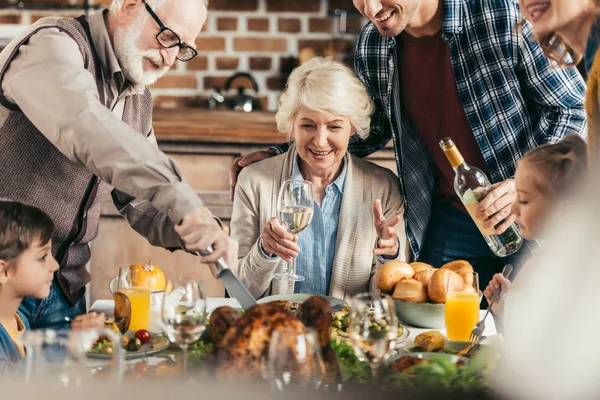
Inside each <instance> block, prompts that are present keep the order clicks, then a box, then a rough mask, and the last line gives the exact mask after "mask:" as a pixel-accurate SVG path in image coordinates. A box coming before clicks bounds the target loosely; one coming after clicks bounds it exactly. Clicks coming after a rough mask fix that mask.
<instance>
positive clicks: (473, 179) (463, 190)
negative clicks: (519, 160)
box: [440, 138, 523, 257]
mask: <svg viewBox="0 0 600 400" xmlns="http://www.w3.org/2000/svg"><path fill="white" fill-rule="evenodd" d="M440 147H441V148H442V150H443V151H444V154H445V155H446V158H448V161H449V162H450V165H452V168H454V173H455V174H454V191H455V192H456V194H457V195H458V198H459V199H460V200H461V201H462V203H463V204H464V206H465V208H466V209H467V212H468V213H469V215H470V216H471V218H473V221H474V222H475V224H476V225H477V228H479V231H480V232H481V234H482V235H483V237H484V239H485V241H486V242H487V244H488V246H490V249H491V250H492V252H493V253H494V254H495V255H497V256H498V257H506V256H510V255H511V254H514V253H516V252H517V251H518V250H519V249H520V248H521V246H522V245H523V236H521V233H520V232H519V228H517V225H516V224H514V223H513V224H511V225H510V226H509V227H508V229H507V230H506V231H505V232H504V233H501V234H497V233H496V227H498V226H500V225H502V224H503V223H504V221H505V220H502V221H500V222H499V223H498V224H497V225H496V226H495V227H490V228H485V227H484V226H483V220H481V219H479V218H477V208H478V205H479V202H480V201H482V200H483V199H484V198H485V196H486V195H487V194H488V193H489V192H490V190H491V187H492V184H491V183H490V181H489V180H488V178H487V176H486V175H485V174H484V173H483V171H481V170H480V169H479V168H476V167H473V166H470V165H469V164H467V163H466V162H465V160H464V158H463V156H462V155H461V154H460V151H458V148H457V147H456V145H455V144H454V142H453V141H452V139H450V138H444V139H442V140H441V141H440Z"/></svg>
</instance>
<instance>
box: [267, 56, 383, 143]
mask: <svg viewBox="0 0 600 400" xmlns="http://www.w3.org/2000/svg"><path fill="white" fill-rule="evenodd" d="M302 106H304V107H306V108H308V109H310V110H313V111H316V112H322V113H325V114H329V115H335V116H345V117H348V118H349V119H350V124H351V125H352V128H353V130H354V131H355V132H356V134H357V135H358V136H360V137H361V138H366V137H367V136H368V135H369V127H370V124H371V113H372V112H373V109H374V106H373V102H372V101H371V99H369V95H368V94H367V90H366V89H365V86H364V85H363V84H362V83H361V82H360V81H359V80H358V78H357V77H356V76H355V75H354V73H353V72H352V70H350V68H348V67H346V66H345V65H343V64H341V63H339V62H337V61H333V60H332V59H331V58H322V57H315V58H312V59H310V60H308V61H306V62H304V63H303V64H302V65H300V66H299V67H297V68H295V69H294V70H293V71H292V73H291V74H290V77H289V78H288V81H287V85H286V89H285V91H284V92H283V94H282V95H281V96H280V97H279V110H278V111H277V115H276V116H275V118H276V120H277V129H279V131H280V132H283V133H286V134H288V135H291V133H292V129H293V126H294V119H295V117H296V114H297V113H298V109H299V108H300V107H302Z"/></svg>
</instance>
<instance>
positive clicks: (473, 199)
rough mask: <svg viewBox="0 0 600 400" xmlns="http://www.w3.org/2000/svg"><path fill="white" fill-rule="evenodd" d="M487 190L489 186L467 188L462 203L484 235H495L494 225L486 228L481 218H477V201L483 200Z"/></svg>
mask: <svg viewBox="0 0 600 400" xmlns="http://www.w3.org/2000/svg"><path fill="white" fill-rule="evenodd" d="M488 191H489V188H477V189H475V190H471V189H467V191H466V192H465V194H464V196H463V198H462V203H463V204H464V206H465V208H466V209H467V212H468V213H469V215H470V216H471V218H472V219H473V222H475V225H477V228H479V231H480V232H481V234H482V235H486V236H489V235H495V234H496V230H495V228H494V227H491V228H487V229H486V228H484V226H483V220H482V219H479V218H477V206H478V205H479V201H480V200H483V198H484V197H485V195H486V194H487V192H488Z"/></svg>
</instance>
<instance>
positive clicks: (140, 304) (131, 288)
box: [115, 265, 150, 331]
mask: <svg viewBox="0 0 600 400" xmlns="http://www.w3.org/2000/svg"><path fill="white" fill-rule="evenodd" d="M117 293H121V294H124V295H125V296H127V298H128V299H129V303H130V306H131V317H130V318H131V319H130V322H129V330H130V331H137V330H139V329H148V327H149V325H150V280H149V279H148V273H147V272H145V271H144V270H143V269H142V268H136V266H135V265H130V266H123V267H120V268H119V277H118V280H117ZM115 295H116V293H115ZM116 300H117V299H115V301H116Z"/></svg>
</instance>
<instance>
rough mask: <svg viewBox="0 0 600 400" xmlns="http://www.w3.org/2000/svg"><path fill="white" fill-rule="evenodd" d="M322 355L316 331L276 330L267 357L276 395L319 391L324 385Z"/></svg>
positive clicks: (271, 381) (287, 328)
mask: <svg viewBox="0 0 600 400" xmlns="http://www.w3.org/2000/svg"><path fill="white" fill-rule="evenodd" d="M321 365H322V362H321V351H320V345H319V337H318V335H317V332H316V331H315V330H314V329H307V331H306V332H302V331H299V330H298V328H295V327H282V328H279V329H276V330H275V331H274V332H273V335H272V337H271V343H270V345H269V355H268V379H269V382H270V383H271V388H272V389H273V390H275V391H288V390H311V389H314V390H317V389H318V388H319V385H320V384H321V378H322V377H321V375H322V370H321Z"/></svg>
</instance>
